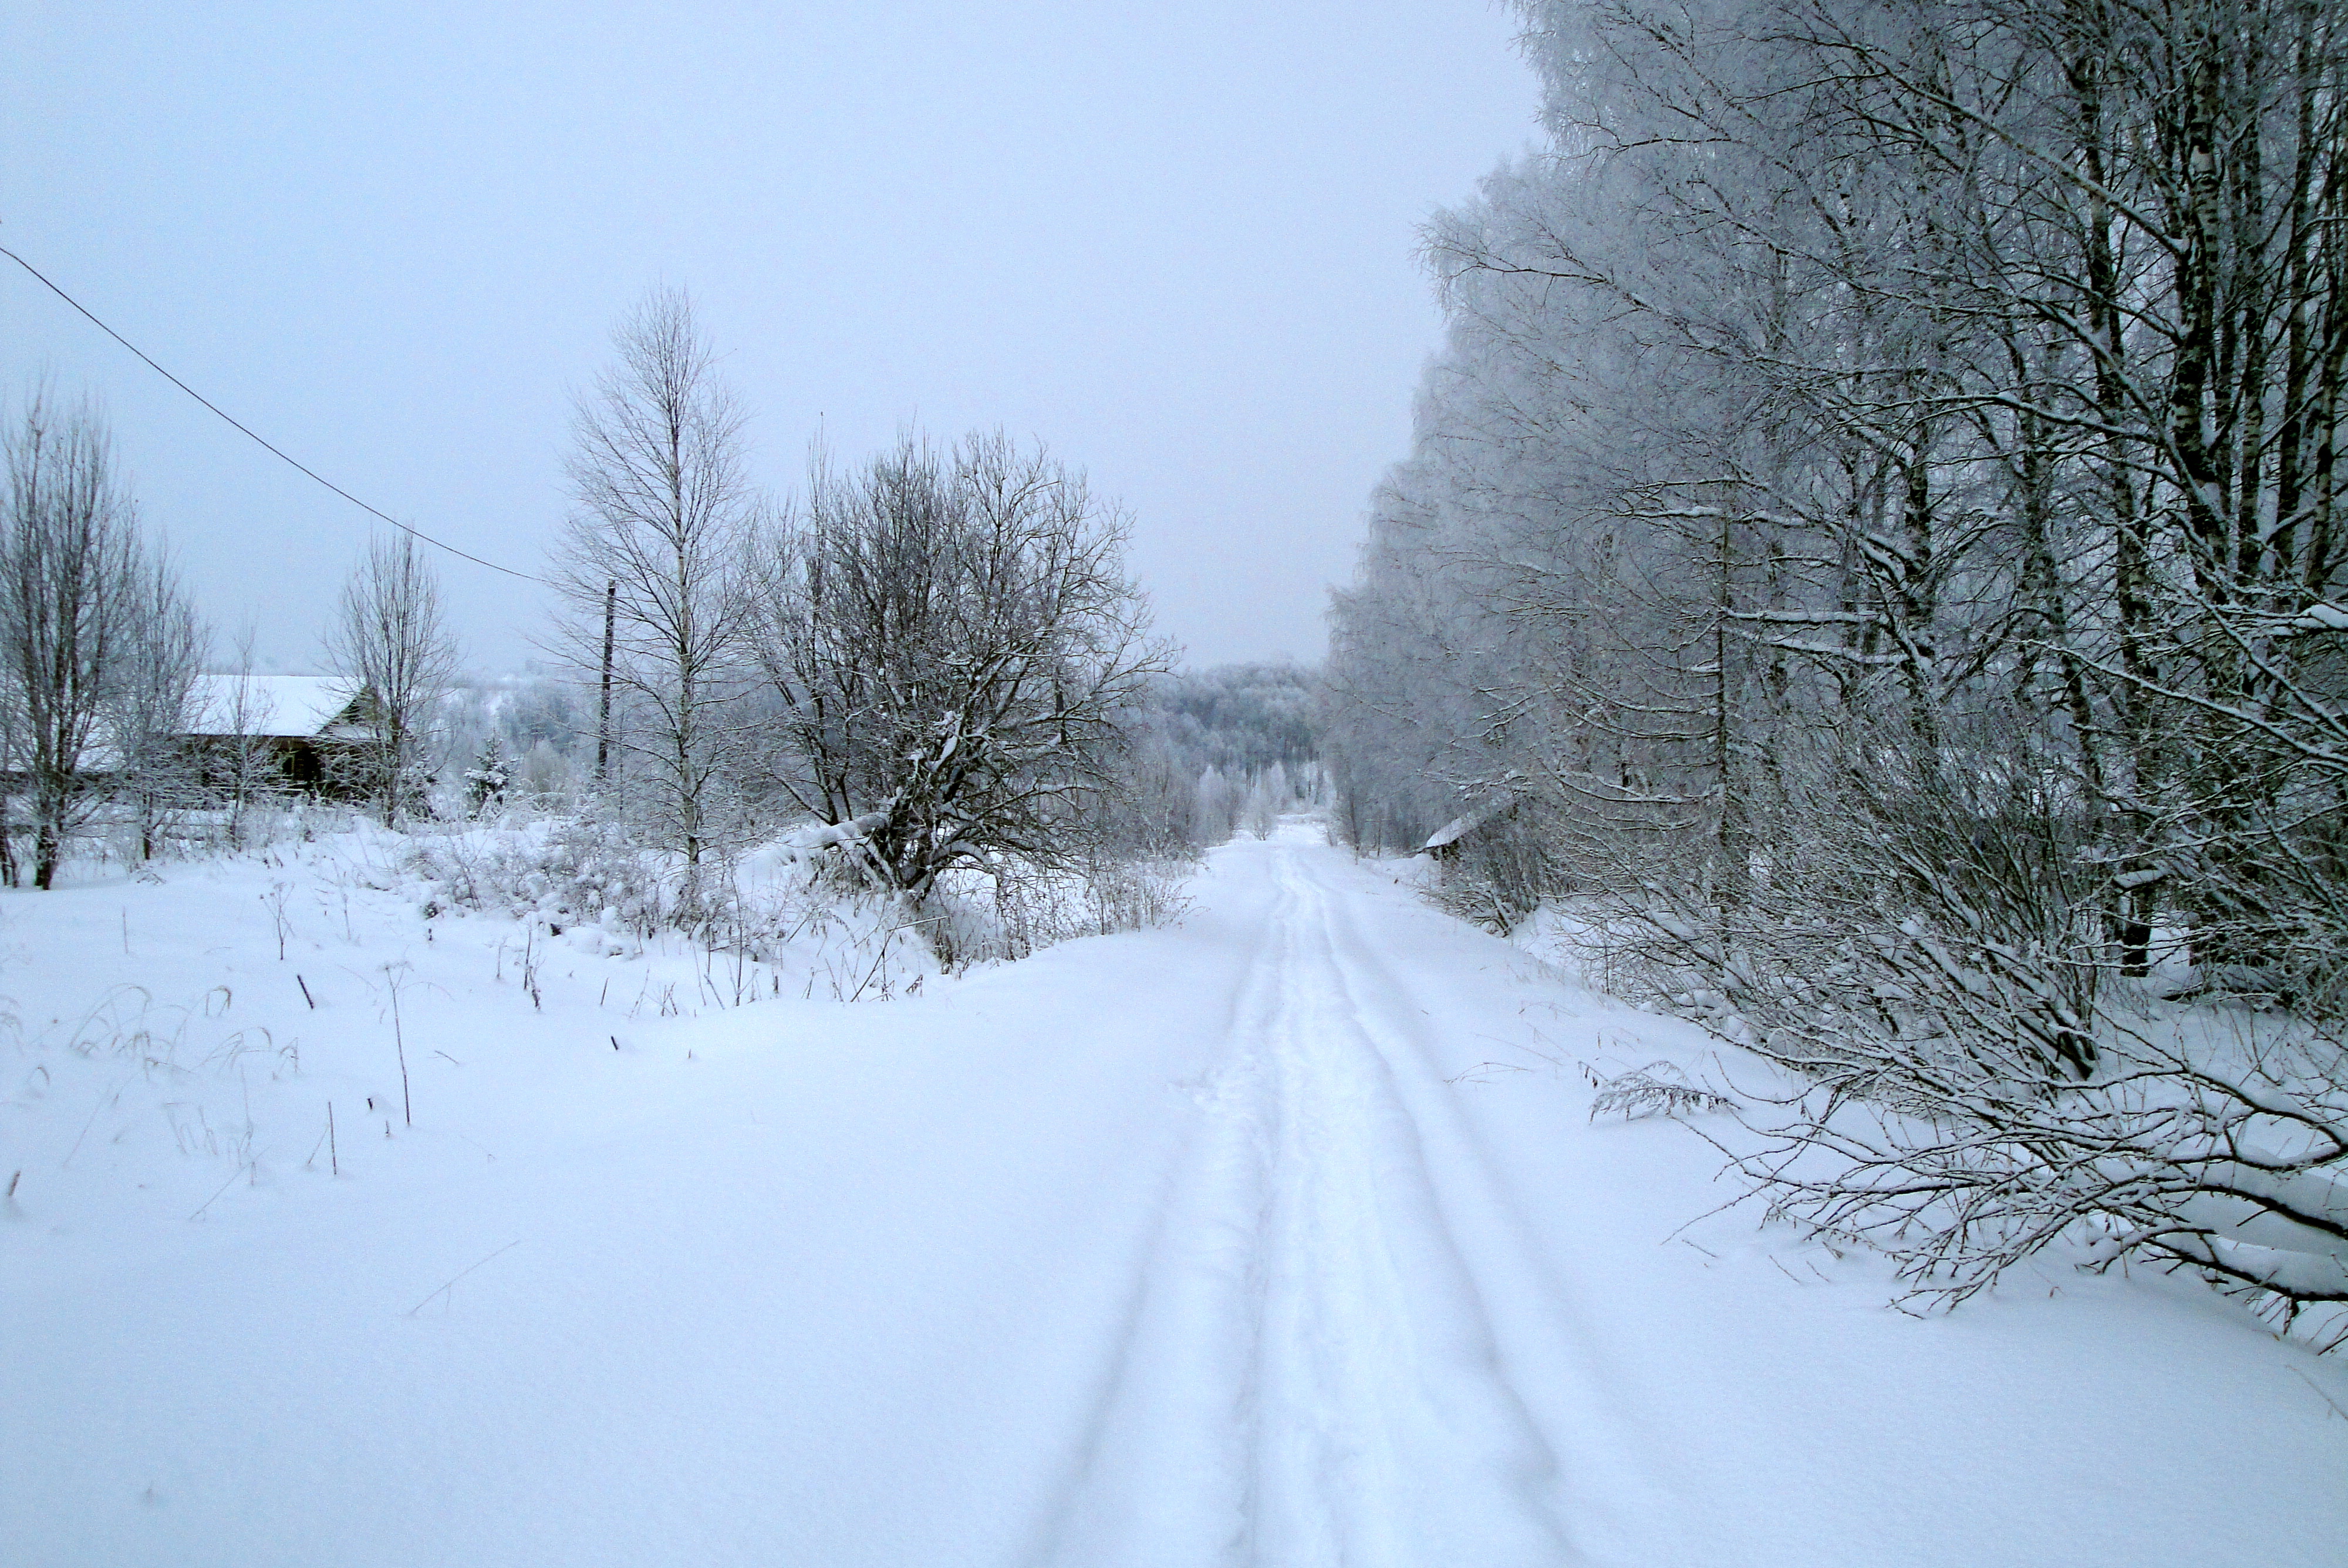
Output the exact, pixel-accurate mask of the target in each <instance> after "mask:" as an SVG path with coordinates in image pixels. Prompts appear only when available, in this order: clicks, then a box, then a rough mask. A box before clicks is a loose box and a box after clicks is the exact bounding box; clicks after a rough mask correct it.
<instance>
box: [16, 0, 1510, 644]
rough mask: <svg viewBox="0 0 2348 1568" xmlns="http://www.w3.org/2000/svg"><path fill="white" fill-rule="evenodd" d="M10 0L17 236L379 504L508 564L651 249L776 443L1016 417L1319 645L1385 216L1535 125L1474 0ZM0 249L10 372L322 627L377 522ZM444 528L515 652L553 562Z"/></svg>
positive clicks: (182, 535)
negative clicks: (531, 577) (1172, 0)
mask: <svg viewBox="0 0 2348 1568" xmlns="http://www.w3.org/2000/svg"><path fill="white" fill-rule="evenodd" d="M0 12H5V20H0V244H5V245H6V246H7V247H8V248H9V249H11V250H14V251H17V252H19V253H20V254H22V255H23V256H24V257H25V259H26V261H30V262H32V263H33V264H34V265H35V266H36V267H39V268H40V269H41V270H42V271H44V272H47V273H48V274H49V275H50V276H51V277H53V278H55V279H56V280H57V282H58V283H59V284H60V285H62V286H63V287H64V288H66V289H67V291H68V292H73V293H74V294H76V295H77V296H78V297H79V298H80V299H81V300H82V302H83V303H85V304H87V305H88V306H89V307H90V308H91V309H92V310H94V311H96V312H97V313H98V314H99V315H101V316H103V317H105V318H107V319H108V321H109V322H111V323H112V324H113V325H114V326H115V327H116V328H117V329H118V330H119V331H121V332H122V333H125V334H126V335H127V336H129V338H130V339H131V341H132V342H134V343H139V345H140V346H141V347H143V348H145V349H146V350H147V351H148V352H149V354H153V355H155V357H156V358H158V359H159V360H160V361H161V362H162V363H163V364H166V365H168V366H170V368H171V369H172V370H174V371H175V372H177V373H178V374H180V375H181V376H182V377H184V378H185V379H186V380H188V381H189V382H190V383H191V384H193V385H194V386H195V387H196V388H197V389H198V390H199V391H201V392H203V393H205V394H206V395H209V396H210V397H211V398H212V399H213V401H215V402H217V403H219V404H221V405H222V406H223V407H225V408H226V409H228V411H229V412H231V413H232V414H234V415H238V416H239V417H240V418H242V419H243V420H244V421H245V422H246V423H247V424H249V425H252V426H253V427H254V428H255V429H257V430H258V431H260V432H261V433H262V434H263V435H264V436H268V437H270V438H271V439H272V440H273V441H275V442H276V443H277V444H278V445H279V446H283V447H284V448H285V449H286V450H287V451H289V452H291V453H292V454H293V456H297V457H299V458H301V459H302V460H304V462H306V463H308V464H309V465H310V466H312V467H314V468H316V469H318V470H319V471H320V472H321V473H323V474H324V475H325V476H326V477H329V478H332V479H334V480H335V481H336V482H337V483H339V484H341V485H342V486H344V487H345V488H347V489H350V490H352V491H353V492H355V494H357V495H360V496H362V497H366V499H368V500H369V501H371V502H373V503H374V504H376V505H377V506H380V507H384V508H385V509H386V511H389V512H391V513H392V514H393V515H395V516H396V517H399V518H403V519H405V520H407V521H409V522H412V523H414V524H415V525H417V527H419V528H424V529H426V530H427V531H429V532H432V533H436V534H438V535H440V536H442V537H445V538H449V539H451V540H452V541H453V542H457V543H460V544H462V545H463V546H464V547H465V548H469V549H472V550H474V551H476V552H477V553H479V554H481V555H483V556H487V557H489V558H491V559H498V560H502V561H507V562H510V563H511V564H513V565H515V566H518V567H520V568H522V569H526V570H535V569H538V567H539V565H540V563H541V552H542V551H543V549H544V548H545V545H546V543H547V541H548V540H549V539H550V538H551V537H552V534H553V529H554V527H555V525H556V523H557V522H558V521H559V520H560V518H561V515H562V511H563V507H564V498H563V494H562V486H561V474H560V464H561V451H562V446H563V441H564V428H565V421H566V419H567V416H568V409H569V402H570V396H571V393H572V389H573V388H575V387H578V386H581V385H583V384H586V383H587V382H588V381H589V380H590V379H591V378H592V375H593V374H594V372H595V370H596V368H597V366H598V365H599V364H601V363H602V360H603V359H604V357H605V355H606V352H607V346H608V342H609V333H610V331H611V327H612V324H613V322H614V321H615V320H616V319H617V318H618V317H619V316H620V314H621V313H623V311H624V310H625V309H626V308H627V306H628V305H629V304H630V302H632V301H633V299H634V298H635V297H636V295H637V294H638V293H640V292H642V290H643V289H644V286H645V285H646V284H647V283H648V282H654V281H655V280H665V281H667V282H675V283H679V284H682V285H684V286H685V287H686V288H688V289H689V290H690V291H691V292H692V293H693V295H694V297H695V302H696V304H697V305H698V307H699V310H700V313H701V316H702V320H703V323H704V324H705V327H706V329H707V330H708V331H709V333H710V334H711V335H712V337H713V338H714V339H715V340H716V343H717V344H718V346H719V348H720V350H721V351H722V352H723V353H724V354H725V355H726V360H725V365H726V374H727V375H728V377H729V378H730V379H731V380H732V381H733V383H734V384H735V385H736V388H737V389H738V390H739V391H740V392H741V393H742V394H743V395H744V396H745V398H746V400H747V403H748V405H749V406H750V408H751V410H752V412H753V416H754V418H753V425H752V436H753V438H754V440H755V442H756V444H757V468H758V470H759V472H760V473H761V475H762V477H765V478H766V479H767V481H768V482H769V483H771V484H773V485H775V486H776V487H778V488H779V487H788V485H789V484H790V483H791V482H792V481H793V479H794V477H795V476H796V474H797V472H798V468H799V467H800V466H801V463H802V460H803V455H804V452H805V449H806V444H807V441H808V436H809V435H810V434H812V433H813V432H814V431H815V429H816V428H817V425H818V423H819V421H820V422H821V424H822V425H823V428H824V431H825V434H826V436H827V438H828V441H829V445H830V446H831V447H832V448H833V449H834V450H835V451H836V452H837V453H839V454H840V455H841V456H857V455H860V454H861V453H863V452H865V451H867V450H869V449H870V448H871V447H873V446H877V445H879V444H880V443H882V442H884V441H886V440H887V439H888V438H889V437H890V436H891V434H892V433H893V432H894V431H895V430H896V429H897V427H898V426H899V425H901V424H902V423H904V422H907V421H909V420H918V421H919V422H920V423H921V424H922V425H924V426H926V427H928V428H929V429H931V430H932V431H933V432H934V433H936V434H939V435H941V436H952V435H953V434H956V433H959V432H960V431H962V430H963V429H965V428H968V427H971V426H974V425H990V426H991V425H1003V426H1004V427H1006V428H1008V429H1009V430H1011V431H1012V432H1014V434H1017V435H1021V436H1040V437H1042V438H1044V439H1045V440H1046V441H1048V442H1049V443H1050V444H1051V445H1052V446H1053V447H1054V448H1055V449H1056V451H1057V452H1058V453H1059V454H1060V455H1061V456H1065V457H1066V458H1068V459H1070V460H1072V461H1074V462H1076V463H1079V464H1081V465H1083V466H1085V467H1086V468H1087V469H1088V470H1089V471H1090V472H1091V474H1092V476H1093V477H1094V479H1095V481H1096V484H1097V486H1098V487H1100V488H1102V489H1105V490H1107V491H1109V492H1111V493H1113V494H1116V495H1118V496H1121V497H1123V498H1124V499H1125V501H1126V502H1127V504H1128V506H1129V507H1130V508H1131V509H1132V510H1133V512H1134V513H1135V515H1136V518H1137V523H1138V528H1137V537H1136V541H1135V551H1134V565H1135V568H1136V569H1137V571H1138V575H1139V576H1140V578H1141V579H1142V580H1143V583H1144V584H1145V586H1146V587H1147V588H1148V590H1149V592H1150V594H1151V596H1152V598H1153V600H1155V602H1156V604H1157V606H1158V610H1159V625H1160V627H1161V629H1162V630H1166V631H1167V632H1169V633H1170V634H1172V635H1173V636H1175V637H1176V638H1178V639H1179V640H1180V641H1182V642H1183V643H1184V644H1185V645H1187V647H1188V649H1189V657H1190V659H1191V661H1193V662H1195V663H1214V662H1220V661H1228V660H1237V659H1253V658H1262V657H1266V656H1270V655H1273V654H1279V653H1287V654H1292V655H1294V656H1296V657H1300V658H1305V659H1313V658H1317V657H1319V655H1320V652H1321V650H1322V646H1323V628H1322V608H1323V602H1324V599H1325V589H1326V586H1327V585H1328V584H1329V583H1331V582H1333V581H1336V580H1338V579H1341V578H1342V577H1343V576H1344V574H1345V572H1346V571H1347V570H1348V569H1349V568H1350V563H1351V559H1352V552H1353V548H1354V541H1355V539H1356V538H1357V536H1358V534H1359V531H1360V528H1361V522H1362V517H1363V513H1364V509H1365V504H1366V500H1367V497H1368V493H1369V490H1370V488H1371V487H1372V486H1373V485H1374V484H1375V481H1376V479H1377V477H1378V474H1379V472H1380V470H1381V469H1383V468H1384V466H1385V465H1386V464H1387V463H1389V462H1391V461H1393V460H1394V459H1395V458H1396V457H1398V456H1401V455H1402V453H1403V450H1404V445H1405V442H1406V438H1407V436H1408V430H1409V407H1410V399H1411V395H1412V389H1413V385H1414V383H1415V381H1416V376H1417V372H1418V368H1419V366H1420V364H1421V363H1422V362H1423V360H1424V359H1425V356H1426V354H1427V353H1428V352H1429V351H1430V350H1431V349H1432V348H1433V347H1434V346H1435V344H1436V342H1437V333H1438V323H1437V315H1436V312H1435V308H1434V303H1433V301H1432V298H1431V295H1430V293H1429V291H1428V287H1427V284H1426V281H1425V279H1424V277H1423V276H1422V274H1421V273H1420V272H1419V270H1418V268H1417V265H1416V261H1415V260H1414V256H1413V251H1414V246H1415V244H1416V226H1417V225H1418V224H1419V223H1420V222H1421V221H1422V220H1424V219H1425V218H1426V215H1427V214H1428V212H1429V211H1430V210H1431V209H1432V208H1434V207H1435V206H1436V205H1437V204H1439V203H1443V202H1447V201H1452V200H1457V199H1459V198H1460V197H1462V196H1463V195H1465V194H1466V193H1467V192H1468V190H1469V189H1470V188H1471V186H1472V185H1473V183H1474V181H1475V179H1477V178H1478V176H1479V175H1481V174H1482V173H1484V172H1485V171H1486V170H1487V169H1489V168H1490V167H1491V166H1492V165H1493V164H1494V162H1495V161H1496V160H1497V159H1498V158H1499V157H1501V156H1502V155H1503V154H1506V153H1509V152H1511V151H1514V150H1517V149H1520V148H1521V147H1522V146H1523V145H1524V144H1525V143H1526V142H1527V140H1528V139H1529V138H1530V136H1531V134H1532V113H1533V107H1534V89H1533V84H1532V79H1531V77H1530V75H1529V73H1528V72H1527V71H1526V70H1525V69H1524V68H1523V67H1522V66H1521V65H1520V64H1519V61H1518V58H1517V56H1516V55H1515V53H1514V51H1513V49H1512V48H1511V46H1510V44H1509V36H1510V32H1511V26H1512V24H1511V22H1510V20H1509V17H1508V16H1507V15H1504V14H1503V13H1502V12H1501V11H1500V10H1499V9H1498V8H1497V7H1496V6H1495V5H1489V4H1488V3H1487V0H1364V3H1360V4H1354V5H1323V4H1318V3H1309V0H1286V3H1279V4H1271V5H1265V4H1253V5H1237V4H1197V5H1182V4H1172V5H1104V4H1097V3H1096V4H1080V3H1060V4H1027V5H953V4H944V3H930V4H912V3H889V0H862V3H857V4H834V5H717V4H671V5H636V6H628V5H592V4H577V3H568V4H563V5H484V4H481V3H480V0H468V3H466V4H462V5H436V4H419V3H415V0H407V3H403V4H399V5H380V6H358V5H332V4H321V3H319V0H306V3H304V4H300V5H283V6H262V5H184V4H180V5H148V6H137V5H108V4H104V3H103V0H79V3H76V4H71V5H65V4H53V3H49V0H32V3H30V4H29V5H28V4H26V3H24V0H18V3H17V4H15V5H8V6H5V7H0ZM0 270H5V276H0V332H4V333H5V336H0V343H5V365H0V372H5V377H6V384H5V392H6V394H7V395H8V396H9V397H10V398H11V399H12V400H13V399H14V398H15V397H16V396H17V395H20V394H21V391H22V389H23V388H24V386H25V385H26V384H27V382H28V380H29V379H30V377H32V376H33V375H34V374H37V373H39V372H41V371H43V370H46V371H47V372H48V373H49V374H51V375H52V377H53V378H54V380H55V381H56V382H57V384H59V385H60V386H61V387H62V388H63V389H66V390H68V391H70V390H74V389H77V388H80V387H87V388H88V389H90V390H91V391H93V392H95V393H96V394H98V395H99V397H100V398H102V400H103V401H104V403H105V404H106V405H107V407H108V412H109V413H110V415H111V417H112V420H113V424H114V427H115V433H116V437H117V442H118V447H119V450H120V453H121V455H122V456H123V458H124V460H125V463H126V466H128V468H129V471H130V473H131V475H132V477H133V479H134V481H135V484H136V487H137V490H138V493H139V497H140V500H141V504H142V506H143V507H144V510H145V513H146V516H147V518H149V522H150V524H151V525H153V526H155V527H157V528H160V529H161V530H163V531H164V532H166V533H167V534H168V535H169V537H170V539H171V541H172V543H173V545H174V546H175V548H177V549H178V551H179V552H180V556H181V558H182V559H183V560H184V561H185V563H186V564H187V566H188V568H189V574H190V577H191V580H192V582H193V585H194V587H195V589H196V591H197V594H198V597H199V599H200V600H201V604H202V607H203V609H204V610H205V612H206V614H207V615H208V616H209V617H210V619H211V620H212V621H213V622H214V623H215V624H216V625H219V626H221V627H222V628H224V629H232V628H233V627H234V626H236V625H237V624H238V623H239V622H240V621H242V620H244V619H245V618H247V617H248V616H249V617H252V619H253V620H255V621H257V623H258V626H259V630H260V634H261V637H260V640H261V644H262V648H263V652H264V654H265V655H268V656H270V657H271V659H272V660H273V662H274V663H275V664H276V665H277V666H278V667H280V668H288V669H303V668H310V667H314V664H315V662H316V651H315V650H316V645H317V636H318V632H319V630H320V627H321V626H322V624H323V620H324V610H325V607H326V606H327V605H328V604H329V603H330V602H331V600H332V597H333V594H334V592H335V589H336V587H337V585H338V584H339V582H340V581H341V579H342V577H343V575H344V573H345V571H346V569H348V566H349V564H350V562H351V560H352V559H353V558H354V556H355V554H356V552H357V551H358V550H359V548H361V547H362V545H363V543H364V541H365V539H366V534H367V529H368V519H367V518H366V517H365V515H364V514H361V513H359V512H357V511H355V509H354V508H352V507H349V506H347V505H346V504H345V503H344V502H341V501H339V500H336V499H335V497H332V496H330V495H328V494H326V493H325V492H324V491H323V490H320V489H318V488H317V487H314V486H313V485H312V484H311V483H310V482H309V481H308V480H306V479H304V478H302V477H300V476H298V475H296V474H294V473H293V472H292V471H290V470H288V469H286V468H284V467H283V466H280V465H278V464H277V463H276V462H275V460H274V459H272V458H270V457H269V456H266V455H265V454H263V453H262V452H261V451H260V450H258V449H257V448H255V447H253V446H251V445H249V444H248V443H246V442H245V441H244V439H243V438H242V436H237V435H236V434H235V433H234V432H232V431H231V430H229V429H228V428H227V427H226V426H224V425H221V424H219V423H218V422H217V421H215V420H214V419H213V418H212V417H211V415H208V414H205V413H203V412H202V411H201V409H200V408H198V407H196V406H195V405H193V404H191V403H190V402H188V401H187V400H186V399H185V398H184V397H182V396H181V395H180V394H179V393H177V392H175V391H173V390H171V389H170V387H169V386H168V385H166V384H163V383H162V382H160V380H159V379H158V378H156V377H155V376H154V375H153V374H152V373H151V372H149V371H148V370H147V369H146V368H145V367H144V366H142V365H140V364H138V363H137V362H136V361H135V360H133V359H131V358H130V356H129V354H126V353H124V352H123V351H122V350H121V349H120V348H118V347H117V346H116V345H115V344H113V343H110V342H108V340H106V339H105V338H103V337H102V336H100V335H99V334H98V332H97V331H96V329H94V328H92V327H90V326H88V324H87V323H83V322H81V321H80V320H79V319H78V318H77V317H75V316H73V315H72V313H70V312H69V311H68V310H67V308H66V307H65V306H64V305H63V304H62V303H61V302H58V301H57V300H56V299H55V298H54V297H53V296H51V295H49V294H47V293H46V292H45V291H43V290H42V289H41V288H40V287H39V285H38V284H36V283H35V282H33V281H32V280H31V279H30V278H27V277H26V276H25V275H24V274H23V273H22V272H19V271H17V270H16V269H15V267H13V266H12V265H9V264H7V263H5V261H0ZM442 569H443V579H444V581H445V583H446V584H447V587H448V594H449V600H450V603H451V608H452V610H453V612H454V617H455V620H456V621H457V624H458V630H459V631H460V633H461V634H462V636H463V637H464V639H465V641H466V645H467V651H468V654H469V658H470V661H471V662H473V663H474V664H475V665H476V666H478V667H480V668H483V669H499V668H511V667H515V666H517V665H519V663H520V661H521V660H522V659H523V658H525V657H526V656H528V654H529V652H530V648H529V645H528V642H527V641H526V638H527V634H528V633H529V632H530V630H532V629H534V628H535V627H537V626H538V625H539V624H540V623H541V617H542V615H543V608H542V606H541V602H540V601H539V600H538V599H537V598H536V597H535V591H536V590H534V589H531V588H530V587H529V585H526V584H518V583H515V582H513V581H512V580H511V579H501V578H499V577H497V576H495V575H494V574H491V573H488V572H484V571H482V570H480V569H478V568H475V567H471V566H468V565H466V564H465V563H463V562H461V561H453V560H447V559H443V561H442Z"/></svg>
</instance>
